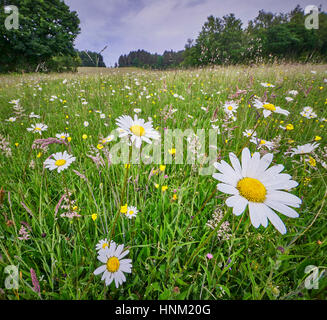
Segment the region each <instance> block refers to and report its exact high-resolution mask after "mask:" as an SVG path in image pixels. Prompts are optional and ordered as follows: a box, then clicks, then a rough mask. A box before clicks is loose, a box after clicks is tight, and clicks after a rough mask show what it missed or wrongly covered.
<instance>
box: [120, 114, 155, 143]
mask: <svg viewBox="0 0 327 320" xmlns="http://www.w3.org/2000/svg"><path fill="white" fill-rule="evenodd" d="M116 123H117V125H118V127H119V128H118V129H119V130H120V132H121V133H120V135H119V137H126V136H129V137H130V141H131V143H132V144H133V143H135V146H136V148H140V147H141V144H142V141H145V142H147V143H150V144H151V143H152V142H151V139H154V140H158V139H159V138H160V134H159V132H158V131H156V130H154V129H153V126H152V121H148V122H145V121H144V120H143V119H138V118H137V115H135V116H134V120H133V119H132V118H131V117H130V116H121V117H119V118H118V119H117V120H116Z"/></svg>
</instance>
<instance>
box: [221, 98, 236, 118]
mask: <svg viewBox="0 0 327 320" xmlns="http://www.w3.org/2000/svg"><path fill="white" fill-rule="evenodd" d="M223 108H224V111H225V112H226V113H227V114H229V115H232V114H233V113H234V112H236V110H237V108H238V105H237V103H235V102H233V101H229V102H226V103H225V104H224V106H223Z"/></svg>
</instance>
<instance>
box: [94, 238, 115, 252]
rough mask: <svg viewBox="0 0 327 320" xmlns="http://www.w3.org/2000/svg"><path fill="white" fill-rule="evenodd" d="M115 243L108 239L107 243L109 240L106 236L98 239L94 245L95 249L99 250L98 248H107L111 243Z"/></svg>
mask: <svg viewBox="0 0 327 320" xmlns="http://www.w3.org/2000/svg"><path fill="white" fill-rule="evenodd" d="M113 243H115V242H114V241H110V243H109V240H108V239H107V238H105V239H103V240H100V241H99V242H98V243H97V244H96V246H95V249H96V250H97V251H100V250H104V249H105V248H109V247H110V244H113Z"/></svg>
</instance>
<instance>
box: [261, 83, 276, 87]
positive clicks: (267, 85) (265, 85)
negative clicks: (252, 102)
mask: <svg viewBox="0 0 327 320" xmlns="http://www.w3.org/2000/svg"><path fill="white" fill-rule="evenodd" d="M261 85H262V86H263V87H265V88H274V87H275V86H274V85H273V84H271V83H269V82H261Z"/></svg>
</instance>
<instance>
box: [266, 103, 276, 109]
mask: <svg viewBox="0 0 327 320" xmlns="http://www.w3.org/2000/svg"><path fill="white" fill-rule="evenodd" d="M263 107H264V108H265V109H267V110H270V111H275V110H276V107H275V106H274V105H273V104H271V103H266V104H264V105H263Z"/></svg>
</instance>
